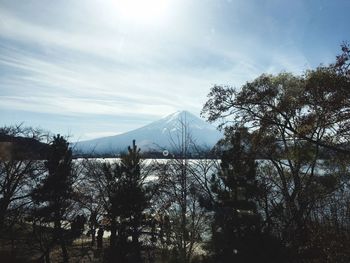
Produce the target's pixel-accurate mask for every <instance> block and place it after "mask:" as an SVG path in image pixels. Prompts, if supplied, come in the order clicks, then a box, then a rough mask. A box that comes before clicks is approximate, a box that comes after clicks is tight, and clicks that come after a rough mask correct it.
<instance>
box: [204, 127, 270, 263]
mask: <svg viewBox="0 0 350 263" xmlns="http://www.w3.org/2000/svg"><path fill="white" fill-rule="evenodd" d="M229 136H230V137H231V138H230V143H229V145H226V150H224V151H223V153H222V159H221V169H220V171H219V173H218V176H214V177H213V179H212V188H213V193H214V194H215V196H216V199H215V201H214V202H215V203H214V204H213V205H212V209H213V210H214V221H213V224H212V238H211V241H210V245H209V248H210V250H211V252H212V253H213V262H233V261H235V262H255V261H259V260H263V261H264V260H267V258H266V255H268V251H266V250H265V249H264V248H263V245H262V243H263V242H261V241H262V240H263V238H262V236H263V235H262V230H261V226H260V215H259V214H258V211H257V204H256V202H257V200H258V199H259V198H260V191H259V187H258V181H257V178H256V163H255V162H256V161H255V156H254V149H253V146H252V144H251V141H250V140H251V139H250V137H251V136H250V135H249V134H248V133H247V130H246V129H244V128H243V129H238V130H236V131H235V132H234V134H232V135H229ZM275 253H277V251H275ZM264 255H265V257H264ZM269 262H271V258H269Z"/></svg>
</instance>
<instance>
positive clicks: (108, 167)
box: [84, 141, 149, 262]
mask: <svg viewBox="0 0 350 263" xmlns="http://www.w3.org/2000/svg"><path fill="white" fill-rule="evenodd" d="M84 165H85V166H86V168H87V171H86V172H87V173H88V175H87V178H89V184H91V187H92V189H95V192H96V194H95V197H94V198H96V199H98V200H100V201H99V202H100V203H102V206H103V210H104V225H105V227H106V228H107V229H109V230H110V231H111V235H110V246H109V248H108V249H106V251H105V252H106V253H105V259H106V261H108V262H110V261H113V260H119V261H122V262H142V256H141V250H142V241H141V240H140V236H141V235H142V234H143V229H145V228H146V227H147V222H146V218H145V213H146V209H147V208H148V207H149V196H148V194H149V193H148V189H147V185H146V182H145V179H146V177H147V175H148V173H147V169H142V167H143V164H142V160H141V154H140V149H139V148H138V147H137V145H136V144H135V141H133V145H132V146H131V147H128V152H127V153H124V154H122V155H121V159H120V160H119V161H115V162H111V163H110V162H107V161H106V162H99V161H86V162H85V164H84ZM97 203H98V202H97ZM97 207H98V205H97V206H96V208H97ZM91 216H94V215H93V214H92V213H91ZM101 221H102V220H101ZM100 223H102V222H100ZM129 238H131V242H129Z"/></svg>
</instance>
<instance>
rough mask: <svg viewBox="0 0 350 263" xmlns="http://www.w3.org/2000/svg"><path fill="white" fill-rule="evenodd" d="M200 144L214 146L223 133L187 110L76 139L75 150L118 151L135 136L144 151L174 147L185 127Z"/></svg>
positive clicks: (91, 151)
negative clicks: (113, 132)
mask: <svg viewBox="0 0 350 263" xmlns="http://www.w3.org/2000/svg"><path fill="white" fill-rule="evenodd" d="M185 127H186V133H187V134H190V138H191V141H194V143H195V144H196V145H197V146H202V147H203V146H204V147H213V146H214V144H215V143H216V142H217V141H218V140H219V139H220V138H221V137H222V134H221V133H220V132H219V131H218V130H217V129H216V128H215V127H214V126H212V125H210V124H209V123H207V122H205V121H204V120H202V119H200V118H198V117H197V116H195V115H193V114H192V113H190V112H188V111H177V112H175V113H173V114H170V115H168V116H166V117H164V118H162V119H160V120H158V121H155V122H152V123H150V124H148V125H146V126H143V127H141V128H138V129H136V130H132V131H129V132H126V133H123V134H118V135H115V136H109V137H102V138H97V139H93V140H88V141H81V142H77V143H75V145H74V146H73V148H74V150H75V151H76V152H82V153H97V154H103V153H117V152H120V151H123V150H125V149H126V148H127V147H128V146H129V145H131V144H132V140H136V144H137V145H138V146H139V147H140V148H141V150H142V151H152V150H154V151H163V150H164V149H167V150H172V149H173V147H174V146H177V144H179V143H180V141H181V136H182V134H183V133H184V131H185Z"/></svg>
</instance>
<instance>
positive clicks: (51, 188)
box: [32, 134, 74, 262]
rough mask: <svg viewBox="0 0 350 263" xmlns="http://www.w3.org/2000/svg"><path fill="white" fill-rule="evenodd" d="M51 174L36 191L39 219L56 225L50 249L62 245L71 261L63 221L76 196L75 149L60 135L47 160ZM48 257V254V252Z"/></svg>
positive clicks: (34, 192)
mask: <svg viewBox="0 0 350 263" xmlns="http://www.w3.org/2000/svg"><path fill="white" fill-rule="evenodd" d="M45 167H46V168H47V171H48V174H47V177H45V178H44V179H43V180H42V182H41V184H40V185H39V186H38V187H37V188H36V189H35V190H34V191H33V193H32V199H33V201H34V203H35V204H36V205H37V209H36V210H35V212H34V215H35V217H36V218H39V219H40V221H43V222H46V223H48V224H53V229H52V242H51V244H50V245H49V246H48V247H49V248H50V247H52V246H53V245H55V244H60V246H61V249H62V257H63V261H64V262H68V260H69V258H68V252H67V247H66V245H67V244H66V239H67V233H66V231H65V230H64V229H63V226H62V222H63V221H64V220H65V219H66V215H67V211H68V208H69V206H70V205H71V203H72V198H73V188H72V184H73V181H74V179H73V175H72V151H71V149H70V148H69V144H68V142H67V141H66V140H65V139H64V138H63V137H62V136H60V135H59V134H58V135H57V136H55V137H54V138H53V141H52V143H51V145H50V151H49V156H48V159H47V161H46V163H45ZM46 256H48V255H46Z"/></svg>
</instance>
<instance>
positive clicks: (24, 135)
mask: <svg viewBox="0 0 350 263" xmlns="http://www.w3.org/2000/svg"><path fill="white" fill-rule="evenodd" d="M43 135H44V133H43V132H42V131H40V130H38V129H33V128H30V127H23V126H22V125H18V126H10V127H2V128H0V231H1V230H2V229H3V227H4V224H6V228H7V229H9V228H11V227H10V226H11V225H13V224H14V223H18V221H19V219H21V218H22V216H23V214H24V211H25V210H26V209H28V206H29V204H30V198H29V196H30V190H31V189H32V188H33V187H34V186H35V184H36V180H37V179H38V178H39V177H40V175H41V174H42V172H43V169H42V166H41V163H40V161H38V159H40V158H44V155H45V154H44V151H45V150H46V148H47V147H46V144H44V143H42V142H41V140H42V139H43V137H44V136H43Z"/></svg>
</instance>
